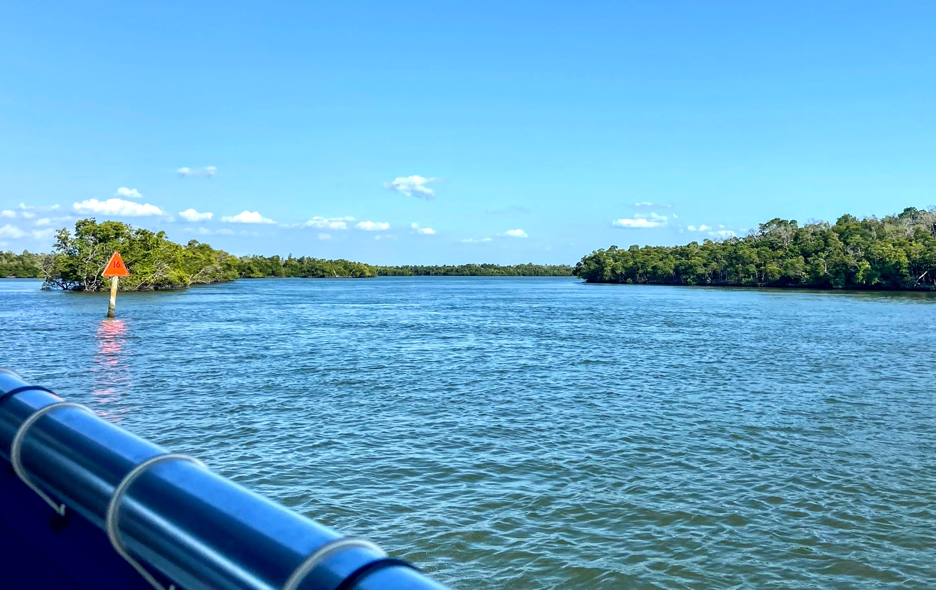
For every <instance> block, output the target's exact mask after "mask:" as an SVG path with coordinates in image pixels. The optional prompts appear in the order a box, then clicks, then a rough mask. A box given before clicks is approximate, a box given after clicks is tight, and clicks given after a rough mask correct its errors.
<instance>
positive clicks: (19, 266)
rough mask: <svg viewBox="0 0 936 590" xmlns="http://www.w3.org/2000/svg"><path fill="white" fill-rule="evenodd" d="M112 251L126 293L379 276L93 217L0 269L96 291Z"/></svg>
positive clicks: (355, 265) (348, 265) (355, 266)
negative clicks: (241, 281)
mask: <svg viewBox="0 0 936 590" xmlns="http://www.w3.org/2000/svg"><path fill="white" fill-rule="evenodd" d="M115 251H117V252H120V255H121V256H122V257H123V260H124V262H125V263H126V265H127V269H128V270H129V271H130V276H129V277H126V278H122V279H120V289H121V290H124V291H144V290H154V289H180V288H185V287H188V286H190V285H196V284H207V283H217V282H221V281H232V280H235V279H238V278H261V277H315V278H321V277H355V278H357V277H375V276H377V269H376V268H375V267H373V266H369V265H367V264H362V263H360V262H350V261H348V260H322V259H319V258H309V257H307V256H303V257H302V258H293V257H292V255H290V256H289V257H288V258H286V259H282V258H280V257H279V256H271V257H265V256H243V257H241V258H237V257H235V256H232V255H230V254H228V253H227V252H224V251H223V250H215V249H214V248H212V247H211V246H209V245H208V244H202V243H199V242H198V241H196V240H191V241H190V242H189V243H188V244H186V245H185V246H182V245H180V244H176V243H175V242H171V241H169V240H168V239H166V234H165V232H152V231H150V230H147V229H133V228H132V227H130V226H129V225H127V224H126V223H121V222H119V221H104V222H102V223H98V222H97V221H95V220H94V219H83V220H81V221H79V222H77V223H76V224H75V232H74V234H72V233H70V232H69V231H68V230H67V229H61V230H59V231H58V233H57V234H56V243H55V246H53V253H52V254H44V255H37V254H29V253H28V252H24V253H23V254H22V255H19V256H17V255H15V254H12V253H8V254H4V255H3V258H0V262H2V266H0V270H3V269H7V268H9V269H10V270H9V271H7V273H6V274H12V275H16V276H32V277H39V276H41V277H43V278H45V283H43V288H46V289H48V288H60V289H69V290H72V291H100V290H101V289H104V288H106V286H107V280H106V279H104V278H103V277H101V272H103V270H104V266H105V265H106V264H107V261H108V260H109V259H110V257H111V255H112V254H113V253H114V252H115ZM8 259H9V260H8ZM30 273H31V274H30ZM3 276H6V275H3Z"/></svg>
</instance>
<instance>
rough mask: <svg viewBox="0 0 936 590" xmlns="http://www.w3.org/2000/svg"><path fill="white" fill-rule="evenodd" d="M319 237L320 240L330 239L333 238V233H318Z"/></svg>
mask: <svg viewBox="0 0 936 590" xmlns="http://www.w3.org/2000/svg"><path fill="white" fill-rule="evenodd" d="M318 239H320V240H330V239H331V234H319V235H318Z"/></svg>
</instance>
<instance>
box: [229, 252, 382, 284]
mask: <svg viewBox="0 0 936 590" xmlns="http://www.w3.org/2000/svg"><path fill="white" fill-rule="evenodd" d="M237 269H238V273H239V275H240V276H241V277H243V278H247V279H259V278H263V277H303V278H316V279H321V278H326V277H333V278H335V277H351V278H368V277H376V276H377V269H376V268H375V267H373V266H371V265H369V264H364V263H362V262H351V261H349V260H324V259H322V258H310V257H308V256H302V257H300V258H293V256H292V254H290V255H289V256H288V257H287V258H280V257H279V256H270V257H266V256H242V257H241V258H240V259H239V260H238V261H237Z"/></svg>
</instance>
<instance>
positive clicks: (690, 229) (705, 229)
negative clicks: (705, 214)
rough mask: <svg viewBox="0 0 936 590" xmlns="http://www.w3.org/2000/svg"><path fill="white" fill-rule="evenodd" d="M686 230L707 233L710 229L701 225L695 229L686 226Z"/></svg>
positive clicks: (691, 226)
mask: <svg viewBox="0 0 936 590" xmlns="http://www.w3.org/2000/svg"><path fill="white" fill-rule="evenodd" d="M686 229H688V230H689V231H708V230H710V229H712V228H711V227H710V226H708V225H704V224H703V225H700V226H699V227H696V226H694V225H689V226H686Z"/></svg>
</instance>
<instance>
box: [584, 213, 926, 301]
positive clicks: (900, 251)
mask: <svg viewBox="0 0 936 590" xmlns="http://www.w3.org/2000/svg"><path fill="white" fill-rule="evenodd" d="M574 273H575V275H576V276H578V277H580V278H582V279H584V280H585V281H586V282H589V283H625V284H653V285H709V286H731V287H798V288H813V289H877V290H936V208H930V209H929V210H922V209H917V208H915V207H908V208H906V209H904V210H903V211H902V212H901V213H900V214H898V215H890V216H887V217H884V218H883V219H878V218H875V217H867V218H864V219H857V218H856V217H854V216H852V215H843V216H842V217H840V218H839V219H838V221H836V222H835V224H829V223H826V222H816V223H807V224H806V225H803V226H800V225H799V224H798V223H797V222H796V221H795V220H789V221H788V220H784V219H772V220H770V221H768V222H767V223H763V224H761V225H760V226H759V227H758V229H757V230H755V231H752V232H751V233H750V234H749V235H747V236H745V237H742V238H730V239H727V240H723V241H717V242H716V241H712V240H705V241H703V242H702V243H701V244H700V243H698V242H691V243H689V244H687V245H685V246H644V247H642V248H641V247H639V246H636V245H635V246H631V247H630V248H628V249H626V250H622V249H620V248H618V247H617V246H611V247H610V248H608V249H607V250H597V251H595V252H592V253H591V254H589V255H587V256H585V257H583V258H582V260H581V261H580V262H579V263H578V264H576V266H575V271H574Z"/></svg>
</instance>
